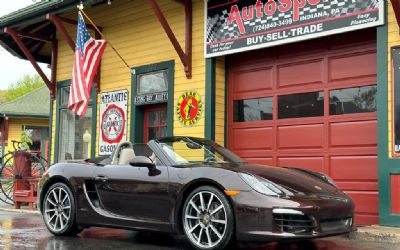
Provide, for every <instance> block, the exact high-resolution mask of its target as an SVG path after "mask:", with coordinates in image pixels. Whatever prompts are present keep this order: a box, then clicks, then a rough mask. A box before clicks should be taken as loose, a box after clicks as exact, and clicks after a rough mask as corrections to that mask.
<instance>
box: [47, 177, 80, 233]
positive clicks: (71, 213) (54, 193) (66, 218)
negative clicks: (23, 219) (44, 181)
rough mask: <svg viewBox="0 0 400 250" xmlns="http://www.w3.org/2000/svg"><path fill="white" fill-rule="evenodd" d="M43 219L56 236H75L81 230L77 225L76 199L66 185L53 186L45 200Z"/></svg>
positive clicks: (57, 184)
mask: <svg viewBox="0 0 400 250" xmlns="http://www.w3.org/2000/svg"><path fill="white" fill-rule="evenodd" d="M42 212H43V219H44V222H45V224H46V227H47V229H48V230H49V231H50V232H51V233H52V234H54V235H57V236H60V235H75V234H77V233H79V232H80V231H81V230H79V229H78V227H77V225H76V223H75V199H74V196H73V194H72V191H71V189H70V188H69V187H68V186H67V185H65V184H64V183H55V184H53V185H52V186H51V187H50V188H49V189H48V190H47V192H46V195H45V197H44V200H43V211H42Z"/></svg>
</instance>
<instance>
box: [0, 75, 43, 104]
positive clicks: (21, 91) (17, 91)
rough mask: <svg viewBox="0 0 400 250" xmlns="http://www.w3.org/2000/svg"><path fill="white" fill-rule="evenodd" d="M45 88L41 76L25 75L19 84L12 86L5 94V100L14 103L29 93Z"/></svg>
mask: <svg viewBox="0 0 400 250" xmlns="http://www.w3.org/2000/svg"><path fill="white" fill-rule="evenodd" d="M43 86H44V82H43V80H42V78H40V76H39V75H37V74H36V75H24V76H23V77H22V78H21V79H19V80H18V81H17V82H15V83H13V84H11V86H10V87H9V88H8V89H7V91H6V93H5V100H6V101H12V100H15V99H17V98H18V97H21V96H23V95H25V94H27V93H29V92H32V91H34V90H36V89H38V88H41V87H43Z"/></svg>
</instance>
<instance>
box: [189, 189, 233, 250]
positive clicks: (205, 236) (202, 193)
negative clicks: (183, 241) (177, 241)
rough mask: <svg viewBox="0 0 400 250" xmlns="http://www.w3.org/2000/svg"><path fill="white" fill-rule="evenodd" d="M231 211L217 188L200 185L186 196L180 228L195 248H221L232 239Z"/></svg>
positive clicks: (208, 249)
mask: <svg viewBox="0 0 400 250" xmlns="http://www.w3.org/2000/svg"><path fill="white" fill-rule="evenodd" d="M233 218H234V217H233V211H232V208H231V206H230V204H229V201H228V199H227V198H226V197H225V195H224V194H223V193H222V192H221V191H219V190H218V189H216V188H214V187H211V186H203V187H199V188H197V189H195V190H194V191H193V192H192V193H191V194H190V195H189V196H188V197H187V199H186V201H185V204H184V207H183V213H182V221H183V229H184V232H185V235H186V238H187V239H188V240H189V242H190V243H191V244H192V246H193V247H195V248H196V249H201V250H205V249H206V250H214V249H224V248H226V247H227V246H228V244H229V243H230V242H231V240H232V236H233V231H234V219H233Z"/></svg>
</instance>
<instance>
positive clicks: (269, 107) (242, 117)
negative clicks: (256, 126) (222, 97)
mask: <svg viewBox="0 0 400 250" xmlns="http://www.w3.org/2000/svg"><path fill="white" fill-rule="evenodd" d="M272 100H273V98H272V97H266V98H258V99H248V100H238V101H234V102H233V109H234V114H233V120H234V121H235V122H250V121H263V120H272V113H273V102H272Z"/></svg>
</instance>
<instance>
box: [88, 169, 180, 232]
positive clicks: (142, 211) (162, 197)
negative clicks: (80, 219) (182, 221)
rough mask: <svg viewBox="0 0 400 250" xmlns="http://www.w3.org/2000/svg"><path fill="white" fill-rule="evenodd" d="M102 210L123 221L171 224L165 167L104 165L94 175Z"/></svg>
mask: <svg viewBox="0 0 400 250" xmlns="http://www.w3.org/2000/svg"><path fill="white" fill-rule="evenodd" d="M94 178H95V183H96V189H97V192H98V194H99V197H100V201H101V205H102V207H103V209H104V210H106V211H107V212H110V213H112V214H114V215H118V216H120V217H122V219H133V221H134V220H137V221H140V222H141V223H142V222H143V221H146V222H152V223H157V222H159V223H162V224H165V223H170V221H169V218H170V213H171V211H172V208H173V200H172V199H171V197H170V195H169V193H168V185H169V179H168V167H167V166H163V165H157V166H156V167H154V168H148V167H138V166H130V165H106V166H104V167H101V168H98V169H97V170H96V171H95V173H94Z"/></svg>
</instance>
